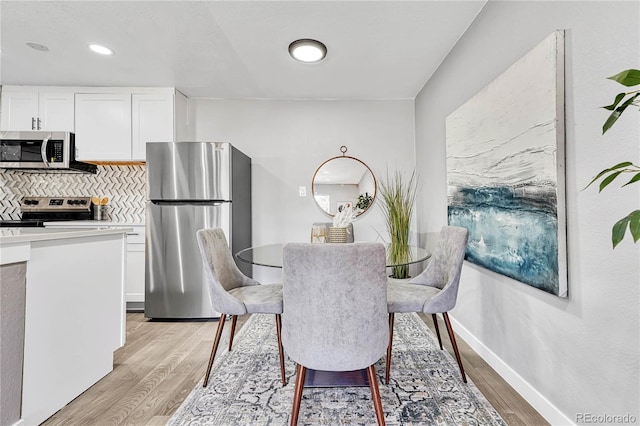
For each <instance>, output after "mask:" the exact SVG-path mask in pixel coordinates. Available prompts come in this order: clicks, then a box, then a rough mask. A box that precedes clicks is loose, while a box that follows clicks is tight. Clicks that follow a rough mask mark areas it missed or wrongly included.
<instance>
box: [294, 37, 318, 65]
mask: <svg viewBox="0 0 640 426" xmlns="http://www.w3.org/2000/svg"><path fill="white" fill-rule="evenodd" d="M289 54H290V55H291V57H292V58H293V59H296V60H298V61H300V62H319V61H321V60H323V59H324V57H325V56H327V46H325V45H324V44H322V43H321V42H319V41H318V40H312V39H310V38H304V39H301V40H296V41H294V42H293V43H291V44H290V45H289Z"/></svg>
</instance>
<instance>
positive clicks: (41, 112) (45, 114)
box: [0, 87, 74, 132]
mask: <svg viewBox="0 0 640 426" xmlns="http://www.w3.org/2000/svg"><path fill="white" fill-rule="evenodd" d="M0 108H1V110H2V115H1V119H0V130H3V131H25V130H43V131H69V132H72V131H74V94H73V92H72V91H57V90H53V89H51V90H47V88H41V90H38V88H29V87H18V88H17V89H16V90H14V89H13V88H12V87H5V88H4V89H3V91H2V101H1V104H0Z"/></svg>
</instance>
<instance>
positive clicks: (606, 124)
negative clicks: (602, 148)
mask: <svg viewBox="0 0 640 426" xmlns="http://www.w3.org/2000/svg"><path fill="white" fill-rule="evenodd" d="M638 96H640V93H636V94H635V95H633V96H631V97H630V98H629V99H627V100H626V101H625V102H624V103H623V104H622V105H620V106H619V107H618V108H616V109H615V111H613V112H612V113H611V115H610V116H609V118H607V121H605V122H604V125H603V126H602V134H603V135H604V134H605V133H606V131H607V130H609V129H610V128H611V126H613V123H615V122H616V120H618V118H619V117H620V115H621V114H622V113H623V112H624V110H625V109H627V107H628V106H629V105H631V104H632V103H633V101H635V100H636V98H637V97H638Z"/></svg>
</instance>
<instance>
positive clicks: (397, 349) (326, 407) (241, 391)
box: [168, 314, 506, 426]
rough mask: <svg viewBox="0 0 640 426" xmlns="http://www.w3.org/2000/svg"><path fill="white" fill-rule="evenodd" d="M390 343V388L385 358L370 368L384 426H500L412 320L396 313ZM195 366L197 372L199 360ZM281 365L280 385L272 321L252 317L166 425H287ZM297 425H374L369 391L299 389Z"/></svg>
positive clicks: (290, 366) (289, 392)
mask: <svg viewBox="0 0 640 426" xmlns="http://www.w3.org/2000/svg"><path fill="white" fill-rule="evenodd" d="M444 332H445V333H446V331H444ZM442 337H443V338H444V339H446V338H447V336H446V335H443V336H442ZM393 338H394V340H393V355H392V356H393V359H392V364H391V380H390V382H389V385H385V384H384V368H385V367H384V362H385V359H384V357H383V358H382V359H381V360H380V361H379V362H378V363H377V365H376V371H377V374H378V380H379V386H380V394H381V398H382V406H383V409H384V414H385V420H386V423H387V424H388V425H452V426H460V425H506V423H505V422H504V420H503V419H502V418H501V417H500V415H499V414H498V413H497V412H496V411H495V409H494V408H493V407H492V406H491V404H489V402H488V401H487V400H486V399H485V398H484V396H483V395H482V394H481V393H480V391H478V389H477V388H476V386H475V385H474V384H473V383H472V382H471V380H470V379H469V378H467V380H468V381H469V383H468V384H465V383H463V382H462V379H461V378H460V372H459V371H458V365H457V364H456V362H455V360H454V359H453V358H452V357H451V355H449V353H448V352H447V351H446V350H440V348H439V346H438V343H437V339H436V337H435V335H433V334H432V333H431V331H430V330H429V328H428V327H427V326H426V325H425V323H424V322H423V321H422V320H421V319H420V317H418V315H416V314H396V320H395V327H394V336H393ZM220 344H221V345H224V344H225V343H224V342H221V343H220ZM202 363H203V369H204V367H205V363H206V360H202ZM285 367H286V373H287V381H288V384H287V386H285V387H283V386H282V383H281V382H280V368H279V364H278V349H277V342H276V333H275V317H274V316H273V315H254V316H252V317H251V318H249V320H247V322H246V323H245V325H244V327H242V329H241V330H240V332H238V335H237V336H236V338H235V339H234V342H233V351H232V352H224V353H223V355H219V357H218V359H217V360H216V362H215V363H214V366H213V369H212V371H211V378H210V379H209V385H208V387H207V388H203V387H202V382H200V383H199V384H198V385H196V387H195V389H194V390H193V391H192V392H191V394H189V396H188V397H187V399H186V400H185V401H184V402H183V403H182V405H181V406H180V407H179V408H178V410H177V411H176V413H175V414H174V415H173V416H172V417H171V419H170V420H169V423H168V424H169V425H171V426H177V425H221V426H222V425H224V426H230V425H287V424H288V423H289V415H290V413H291V404H292V402H293V389H294V385H295V376H294V372H295V365H294V363H293V362H292V361H291V360H286V361H285ZM299 424H301V425H303V424H304V425H371V424H376V417H375V412H374V410H373V403H372V402H371V392H370V390H369V388H368V387H346V388H305V389H304V393H303V400H302V404H301V406H300V417H299Z"/></svg>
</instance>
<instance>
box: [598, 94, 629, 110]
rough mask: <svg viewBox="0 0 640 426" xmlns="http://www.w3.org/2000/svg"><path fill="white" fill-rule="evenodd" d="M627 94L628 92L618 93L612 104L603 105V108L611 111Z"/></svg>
mask: <svg viewBox="0 0 640 426" xmlns="http://www.w3.org/2000/svg"><path fill="white" fill-rule="evenodd" d="M625 95H626V93H618V95H617V96H616V99H615V100H614V101H613V103H612V104H611V105H607V106H603V107H602V108H604V109H608V110H609V111H613V110H614V109H615V108H616V107H617V106H618V104H619V103H620V101H621V100H622V99H624V97H625Z"/></svg>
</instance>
